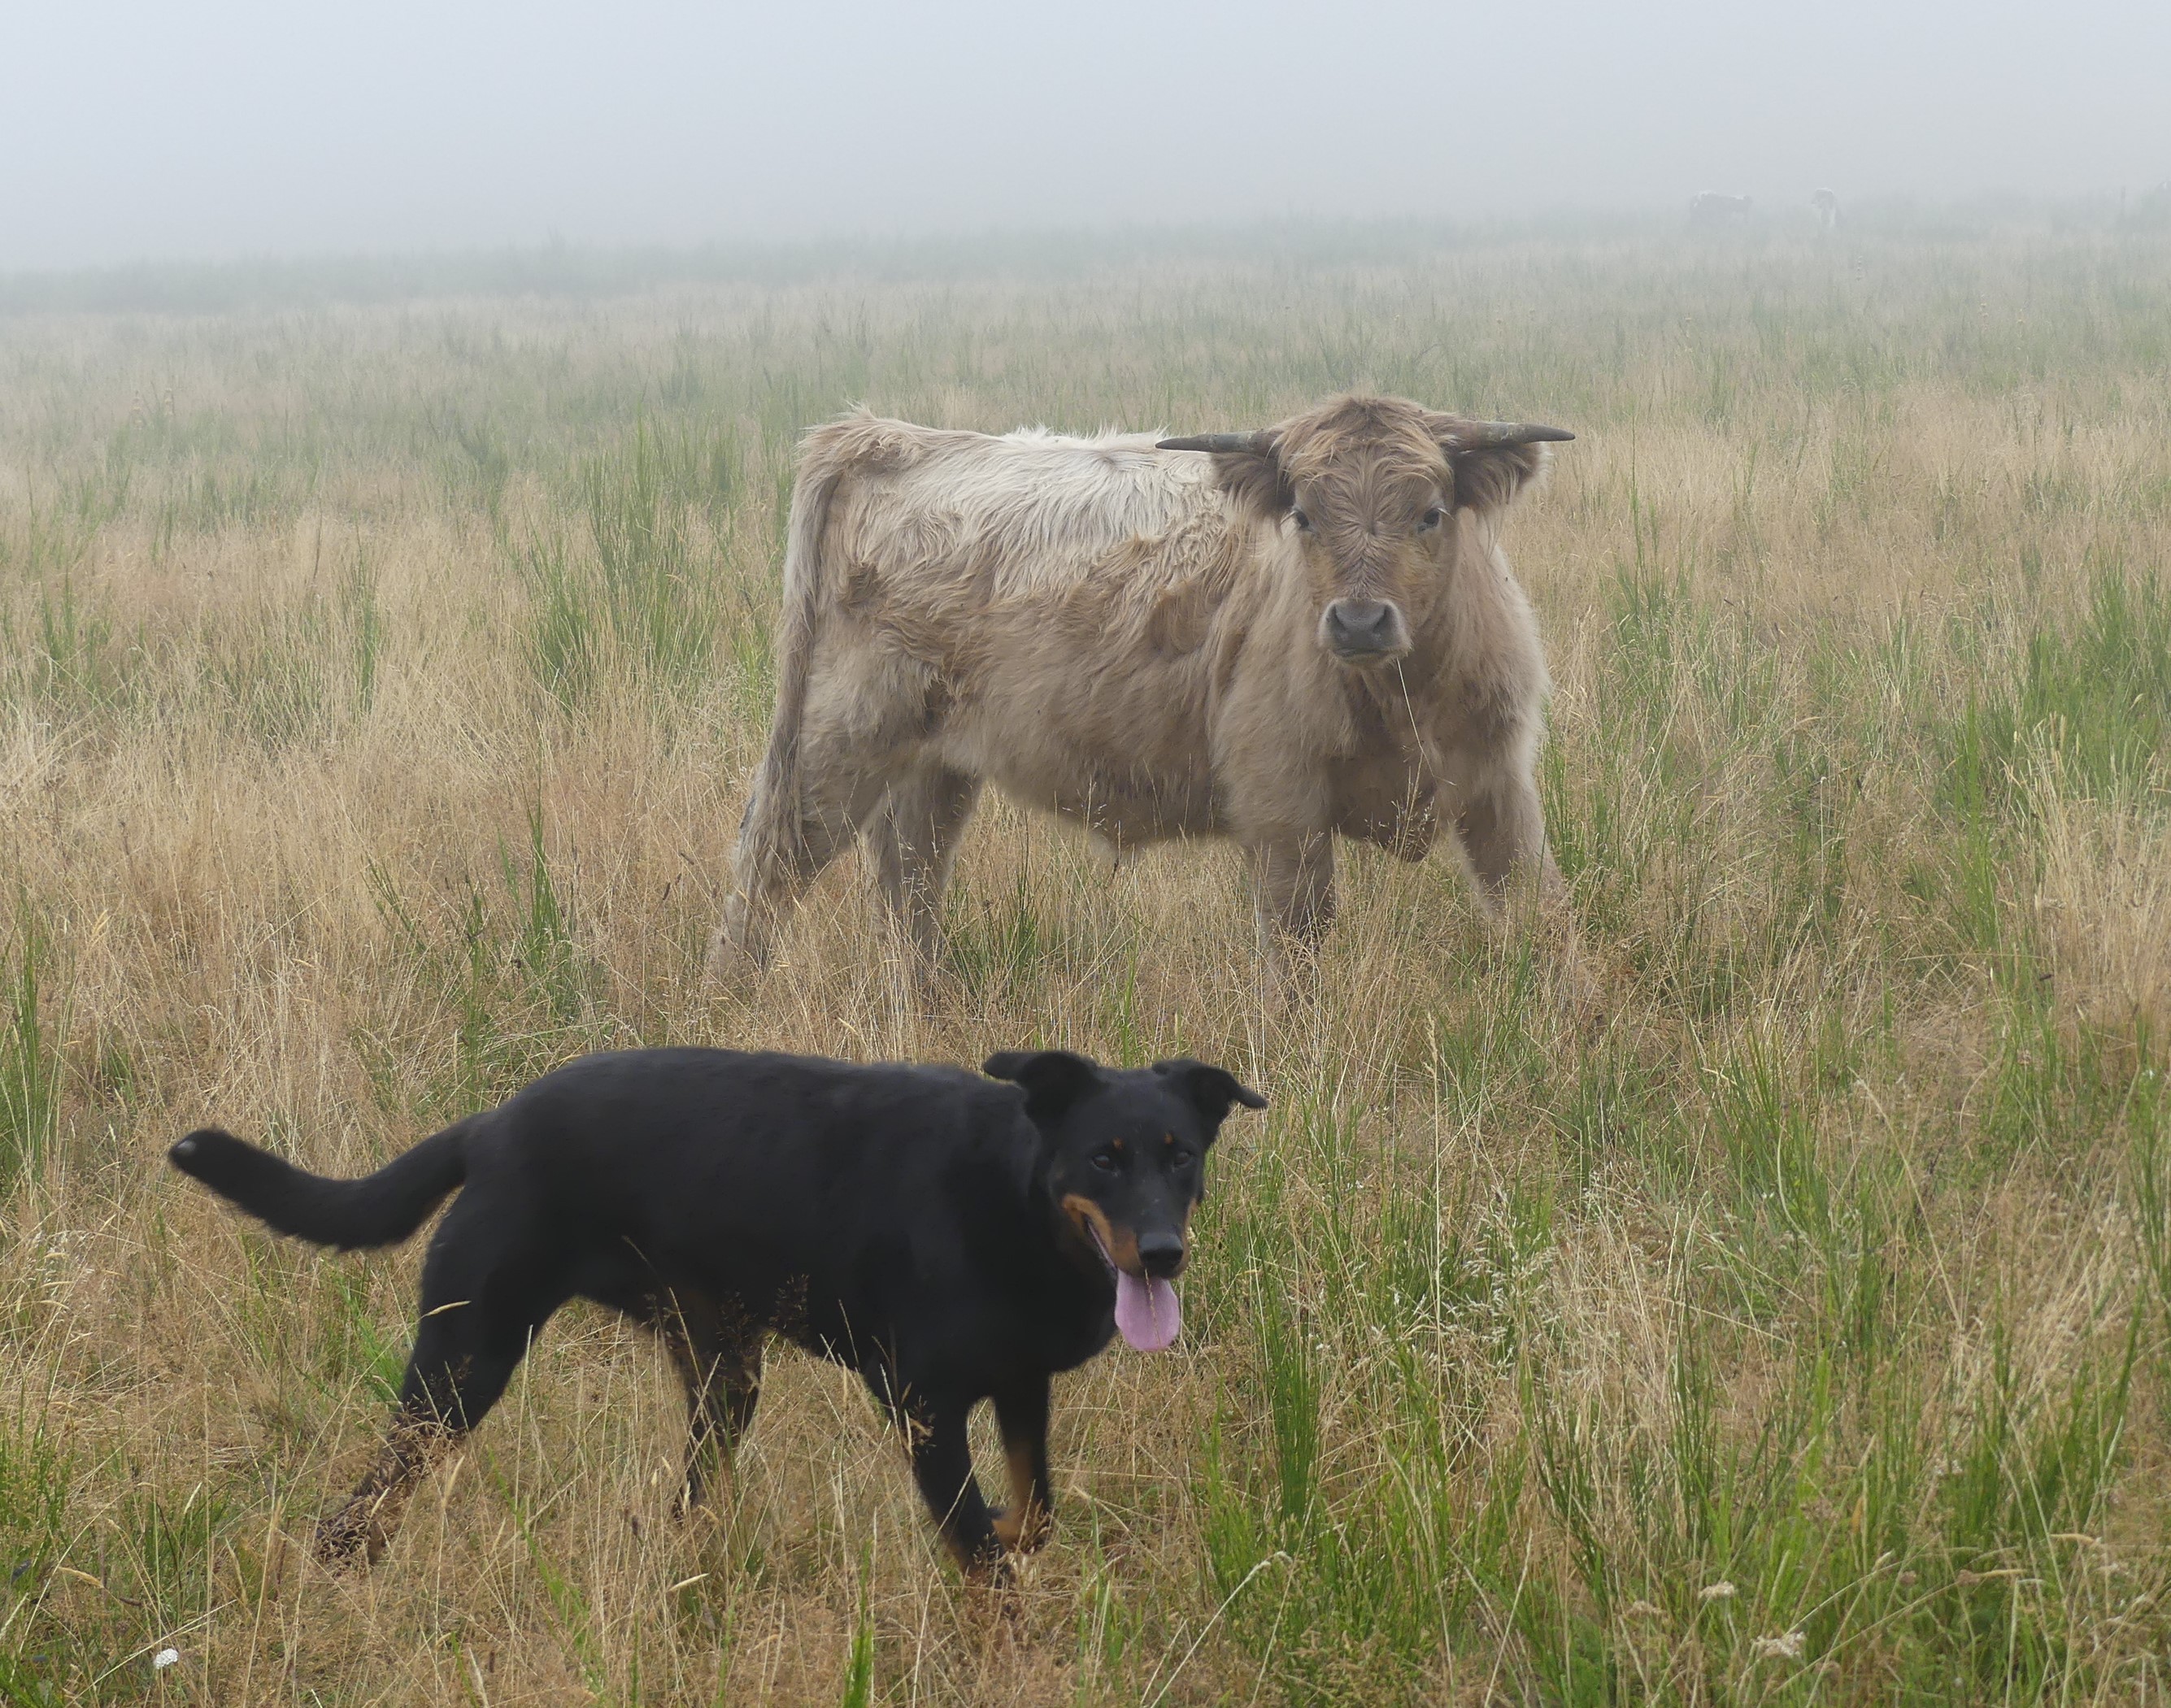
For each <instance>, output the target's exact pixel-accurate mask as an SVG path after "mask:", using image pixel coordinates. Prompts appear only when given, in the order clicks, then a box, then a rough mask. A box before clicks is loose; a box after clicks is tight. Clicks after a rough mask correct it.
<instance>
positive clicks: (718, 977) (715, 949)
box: [708, 928, 761, 992]
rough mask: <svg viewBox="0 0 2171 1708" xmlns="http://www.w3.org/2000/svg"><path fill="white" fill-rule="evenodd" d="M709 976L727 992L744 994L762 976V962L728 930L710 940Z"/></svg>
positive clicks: (720, 932)
mask: <svg viewBox="0 0 2171 1708" xmlns="http://www.w3.org/2000/svg"><path fill="white" fill-rule="evenodd" d="M708 975H709V978H710V981H711V982H712V983H716V984H720V985H721V986H722V987H723V988H725V989H726V990H728V991H732V992H742V991H745V990H747V989H748V988H751V987H752V986H753V982H754V981H755V980H756V979H757V978H759V977H760V976H761V962H760V961H759V960H757V959H756V958H755V957H754V956H752V955H751V954H749V953H748V951H747V950H745V949H744V948H743V947H742V946H741V945H740V944H739V942H738V940H737V938H736V937H734V936H733V935H732V933H731V931H730V929H729V928H726V929H723V930H720V931H718V932H717V933H716V935H714V936H713V937H711V938H710V940H709V959H708Z"/></svg>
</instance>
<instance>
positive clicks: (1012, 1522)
mask: <svg viewBox="0 0 2171 1708" xmlns="http://www.w3.org/2000/svg"><path fill="white" fill-rule="evenodd" d="M995 1422H996V1424H997V1425H998V1426H999V1427H1000V1428H1001V1430H1002V1435H1003V1462H1004V1465H1005V1469H1006V1470H1008V1472H1009V1473H1010V1503H1009V1504H1008V1505H1007V1506H1005V1507H1004V1508H1003V1510H1002V1511H1001V1512H1000V1513H996V1514H995V1515H994V1526H995V1534H996V1535H997V1536H998V1537H999V1538H1000V1539H1001V1541H1002V1543H1003V1545H1005V1547H1009V1548H1018V1549H1027V1550H1030V1549H1034V1548H1037V1547H1039V1546H1040V1545H1041V1544H1042V1543H1043V1542H1045V1541H1046V1540H1047V1539H1048V1523H1049V1520H1050V1518H1051V1517H1052V1516H1053V1513H1054V1509H1055V1491H1054V1490H1053V1487H1052V1486H1050V1484H1049V1481H1048V1378H1047V1376H1046V1375H1045V1374H1036V1375H1032V1376H1025V1377H1021V1378H1020V1379H1018V1380H1016V1381H1015V1382H1011V1383H1010V1384H1006V1385H1005V1386H1003V1387H1000V1388H998V1389H996V1390H995Z"/></svg>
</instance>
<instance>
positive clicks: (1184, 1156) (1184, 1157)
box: [1176, 1150, 1198, 1169]
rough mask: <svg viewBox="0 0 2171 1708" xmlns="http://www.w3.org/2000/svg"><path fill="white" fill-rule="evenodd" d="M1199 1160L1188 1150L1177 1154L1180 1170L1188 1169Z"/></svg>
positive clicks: (1177, 1163)
mask: <svg viewBox="0 0 2171 1708" xmlns="http://www.w3.org/2000/svg"><path fill="white" fill-rule="evenodd" d="M1197 1160H1198V1158H1196V1157H1195V1156H1193V1154H1191V1153H1190V1152H1189V1151H1187V1150H1180V1151H1178V1152H1177V1154H1176V1165H1177V1167H1178V1168H1180V1169H1187V1168H1189V1167H1190V1166H1191V1165H1192V1164H1193V1163H1194V1162H1196V1161H1197Z"/></svg>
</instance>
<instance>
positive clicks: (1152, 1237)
mask: <svg viewBox="0 0 2171 1708" xmlns="http://www.w3.org/2000/svg"><path fill="white" fill-rule="evenodd" d="M1182 1267H1183V1235H1182V1234H1139V1268H1141V1269H1143V1270H1144V1271H1145V1272H1146V1273H1147V1274H1148V1275H1150V1276H1153V1277H1157V1278H1159V1279H1161V1280H1166V1278H1167V1277H1170V1276H1171V1275H1173V1274H1175V1273H1176V1272H1177V1270H1179V1269H1181V1268H1182Z"/></svg>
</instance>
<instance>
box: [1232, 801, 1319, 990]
mask: <svg viewBox="0 0 2171 1708" xmlns="http://www.w3.org/2000/svg"><path fill="white" fill-rule="evenodd" d="M1250 853H1251V856H1252V883H1253V888H1254V896H1255V898H1256V901H1257V908H1258V920H1259V952H1260V954H1261V955H1262V956H1263V957H1264V958H1265V961H1266V964H1267V970H1268V974H1269V975H1270V976H1271V977H1273V979H1274V980H1275V981H1276V983H1279V984H1284V985H1285V984H1286V983H1288V981H1289V978H1290V977H1291V976H1292V974H1293V973H1294V972H1295V970H1296V968H1297V967H1298V966H1309V965H1310V964H1311V961H1312V960H1313V957H1314V956H1316V954H1317V953H1318V950H1319V945H1320V942H1321V940H1322V939H1323V938H1325V936H1326V935H1327V927H1328V926H1330V925H1332V924H1333V923H1334V837H1333V833H1332V832H1330V831H1324V830H1321V831H1306V832H1302V833H1296V834H1293V835H1290V836H1287V837H1277V838H1268V839H1263V840H1261V841H1258V842H1255V843H1252V845H1251V849H1250Z"/></svg>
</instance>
